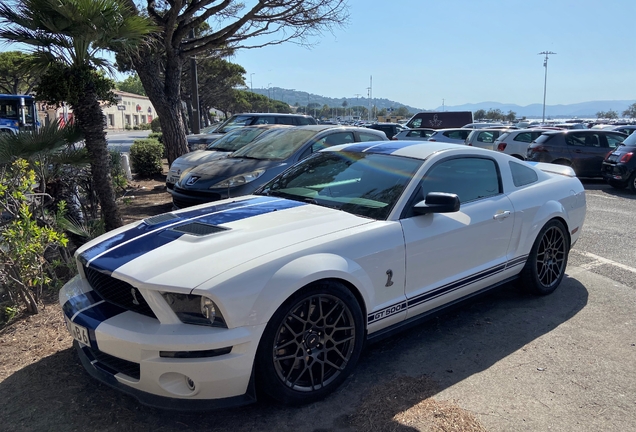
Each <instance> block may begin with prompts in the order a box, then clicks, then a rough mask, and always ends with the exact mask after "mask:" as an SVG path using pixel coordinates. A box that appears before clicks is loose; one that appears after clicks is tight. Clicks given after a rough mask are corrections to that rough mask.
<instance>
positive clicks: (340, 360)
mask: <svg viewBox="0 0 636 432" xmlns="http://www.w3.org/2000/svg"><path fill="white" fill-rule="evenodd" d="M363 338H364V322H363V317H362V312H361V310H360V306H359V305H358V302H357V300H356V299H355V297H354V296H353V294H352V293H351V292H350V291H349V290H348V289H347V288H346V287H344V286H343V285H342V284H340V283H338V282H333V281H322V282H317V283H315V284H312V285H310V286H309V287H307V288H305V289H303V290H301V291H300V292H299V293H297V294H296V295H294V296H292V297H291V298H290V299H289V300H288V301H286V302H285V303H284V304H283V306H281V307H280V308H279V309H278V311H277V312H276V313H275V314H274V316H273V317H272V319H271V320H270V322H269V323H268V325H267V327H266V329H265V332H264V334H263V338H262V339H261V344H260V346H259V351H258V353H257V364H256V367H257V380H258V382H259V387H260V389H261V390H262V391H263V392H265V393H266V394H267V395H269V396H271V397H272V398H274V399H276V400H278V401H280V402H283V403H286V404H302V403H308V402H313V401H315V400H318V399H320V398H322V397H324V396H326V395H327V394H329V393H330V392H331V391H333V390H334V389H335V388H336V387H338V386H339V385H340V384H341V383H342V381H344V379H345V378H346V377H347V375H349V373H350V372H351V370H352V369H353V368H354V366H355V364H356V363H357V361H358V358H359V357H360V352H361V350H362V345H363Z"/></svg>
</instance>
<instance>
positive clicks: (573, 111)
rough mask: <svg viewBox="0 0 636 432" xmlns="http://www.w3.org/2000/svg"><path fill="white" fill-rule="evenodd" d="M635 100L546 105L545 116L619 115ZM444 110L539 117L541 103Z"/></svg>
mask: <svg viewBox="0 0 636 432" xmlns="http://www.w3.org/2000/svg"><path fill="white" fill-rule="evenodd" d="M635 102H636V101H635V100H613V101H591V102H581V103H576V104H569V105H546V106H545V116H546V117H553V118H557V117H561V118H572V117H581V118H586V117H587V118H590V117H592V118H595V117H596V113H597V112H599V111H609V110H614V111H616V112H617V113H618V115H619V116H620V115H621V114H622V113H623V111H625V110H626V109H627V108H628V107H629V106H630V105H631V104H633V103H635ZM444 108H445V110H446V111H472V112H475V111H477V110H480V109H483V110H486V111H488V110H489V109H500V110H501V111H502V112H504V113H507V112H508V111H513V112H515V113H516V114H517V118H519V117H528V118H531V117H537V118H540V117H541V116H542V115H543V105H542V104H532V105H527V106H520V105H516V104H503V103H500V102H480V103H476V104H464V105H455V106H446V107H444ZM436 110H439V111H441V110H442V107H441V106H439V107H437V108H436Z"/></svg>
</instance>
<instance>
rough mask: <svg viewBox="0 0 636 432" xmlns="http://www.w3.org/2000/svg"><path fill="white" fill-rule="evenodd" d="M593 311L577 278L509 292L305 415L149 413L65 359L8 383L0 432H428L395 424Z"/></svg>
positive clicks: (446, 322)
mask: <svg viewBox="0 0 636 432" xmlns="http://www.w3.org/2000/svg"><path fill="white" fill-rule="evenodd" d="M587 301H588V292H587V290H586V288H585V287H584V286H583V285H582V284H581V283H580V282H578V281H577V280H575V279H572V278H569V277H566V278H565V279H564V281H563V283H562V285H561V286H560V287H559V289H558V290H557V291H556V292H555V293H553V294H552V295H550V296H547V297H532V296H528V295H525V294H522V293H520V292H519V291H518V290H517V289H516V288H515V287H514V286H511V285H507V286H504V287H502V288H501V289H498V290H497V291H494V292H492V293H490V294H488V295H486V296H484V297H481V298H479V299H477V300H475V301H472V302H471V303H469V304H467V305H465V306H464V307H462V308H460V309H456V310H453V311H452V312H449V313H447V314H445V315H443V316H440V317H438V318H435V319H433V320H431V321H429V322H427V323H424V324H422V325H420V326H418V327H415V328H413V329H411V330H409V331H406V332H403V333H400V334H398V335H397V336H396V337H393V338H391V339H390V340H386V341H384V342H380V343H377V344H375V345H372V346H370V347H368V348H367V349H366V350H365V352H364V353H363V356H362V358H361V360H360V363H359V364H358V367H357V369H356V371H355V373H354V375H353V376H352V377H350V378H349V379H348V380H347V381H346V382H345V383H344V385H343V386H342V387H341V388H340V389H339V390H338V391H337V392H336V393H335V394H333V395H331V396H330V397H328V398H327V399H325V400H323V401H321V402H317V403H314V404H312V405H309V406H304V407H299V408H286V407H280V406H277V405H274V404H272V403H270V402H267V401H261V402H259V403H257V404H254V405H251V406H248V407H243V408H237V409H231V410H223V411H216V412H203V413H178V412H170V411H161V410H157V409H153V408H148V407H144V406H142V405H140V404H139V403H138V402H137V401H136V400H135V399H133V398H132V397H129V396H127V395H124V394H121V393H119V392H117V391H115V390H112V389H110V388H109V387H107V386H104V385H102V384H99V383H98V382H96V381H94V380H93V379H91V378H90V377H89V376H88V375H87V374H86V373H85V372H84V370H83V369H82V367H81V365H80V363H79V360H78V358H77V356H76V354H75V353H74V352H73V351H72V350H71V349H66V350H64V351H60V352H58V353H56V354H54V355H52V356H49V357H46V358H43V359H42V360H40V361H38V362H36V363H34V364H32V365H30V366H27V367H25V368H23V369H21V370H19V371H18V372H16V373H14V374H13V375H11V376H10V377H8V378H7V379H6V380H4V381H3V382H1V383H0V394H1V395H2V399H3V402H2V404H1V406H0V418H2V419H3V421H2V423H1V424H0V430H20V431H36V430H38V431H40V430H52V429H54V430H64V431H66V430H71V431H73V430H101V431H143V430H152V431H178V430H183V429H193V430H202V431H232V432H244V431H288V430H290V431H291V430H293V431H315V432H318V431H321V432H324V431H362V430H382V431H384V430H393V431H399V432H412V431H416V430H420V429H419V428H417V427H416V426H411V425H406V424H403V423H401V422H399V421H398V420H396V418H398V417H399V416H398V415H399V414H400V413H402V412H404V411H405V410H407V409H409V408H410V407H413V406H415V405H416V404H419V403H421V402H422V401H424V400H425V399H427V398H430V397H431V396H434V395H435V394H436V393H437V392H438V391H440V390H443V389H445V388H447V387H449V386H452V385H453V384H455V383H458V382H460V381H462V380H464V379H465V378H467V377H469V376H471V375H473V374H477V373H479V372H481V371H484V370H486V369H488V368H489V367H490V366H492V365H493V364H495V363H497V362H498V361H499V360H501V359H503V358H505V357H506V356H508V355H510V354H511V353H513V352H515V351H517V350H519V349H521V348H523V347H524V346H525V345H527V344H528V343H530V342H532V341H534V340H535V339H537V338H539V337H541V336H542V335H544V334H546V333H548V332H550V331H551V330H553V329H555V328H556V327H558V326H559V325H561V324H562V323H564V322H566V321H568V320H569V319H571V318H572V317H573V316H575V315H576V314H577V313H578V312H579V311H581V309H583V308H584V307H585V305H586V304H587Z"/></svg>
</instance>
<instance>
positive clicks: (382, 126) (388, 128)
mask: <svg viewBox="0 0 636 432" xmlns="http://www.w3.org/2000/svg"><path fill="white" fill-rule="evenodd" d="M367 127H368V128H369V129H375V130H379V131H382V132H384V133H385V135H386V137H387V138H388V139H391V138H393V137H394V136H395V135H397V134H398V133H399V132H402V131H403V130H404V129H407V128H406V127H404V126H402V125H401V124H399V123H374V124H372V125H369V126H367Z"/></svg>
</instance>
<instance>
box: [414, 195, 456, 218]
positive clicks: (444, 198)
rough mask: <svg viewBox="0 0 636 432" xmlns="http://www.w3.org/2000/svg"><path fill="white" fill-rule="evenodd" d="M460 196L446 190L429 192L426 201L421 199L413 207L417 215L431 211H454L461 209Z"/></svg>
mask: <svg viewBox="0 0 636 432" xmlns="http://www.w3.org/2000/svg"><path fill="white" fill-rule="evenodd" d="M459 206H460V202H459V197H458V196H457V195H456V194H451V193H445V192H429V194H428V195H426V199H425V200H424V201H420V202H418V203H417V204H415V206H414V207H413V212H414V213H415V214H416V215H425V214H429V213H454V212H456V211H459Z"/></svg>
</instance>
